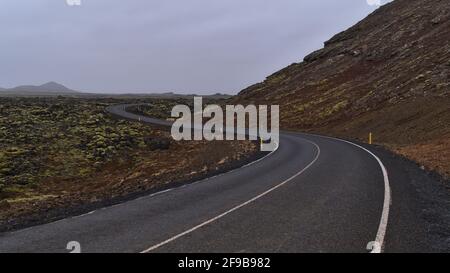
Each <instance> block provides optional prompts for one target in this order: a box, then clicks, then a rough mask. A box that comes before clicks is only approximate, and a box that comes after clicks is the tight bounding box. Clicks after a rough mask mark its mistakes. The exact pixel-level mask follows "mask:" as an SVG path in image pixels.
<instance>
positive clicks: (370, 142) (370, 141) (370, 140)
mask: <svg viewBox="0 0 450 273" xmlns="http://www.w3.org/2000/svg"><path fill="white" fill-rule="evenodd" d="M369 144H370V145H372V133H369Z"/></svg>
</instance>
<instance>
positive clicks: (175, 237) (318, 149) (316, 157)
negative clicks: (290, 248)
mask: <svg viewBox="0 0 450 273" xmlns="http://www.w3.org/2000/svg"><path fill="white" fill-rule="evenodd" d="M306 141H307V142H310V143H311V144H313V145H314V146H315V147H316V148H317V154H316V156H315V158H314V160H313V161H311V163H309V164H308V165H307V166H306V167H305V168H303V169H302V170H301V171H299V172H298V173H296V174H294V175H293V176H291V177H290V178H288V179H286V180H284V181H283V182H281V183H280V184H278V185H276V186H274V187H272V188H270V189H268V190H267V191H265V192H263V193H261V194H259V195H257V196H255V197H253V198H252V199H250V200H248V201H246V202H244V203H242V204H240V205H238V206H236V207H234V208H232V209H230V210H227V211H226V212H224V213H222V214H220V215H218V216H216V217H213V218H211V219H209V220H207V221H205V222H203V223H201V224H199V225H197V226H195V227H193V228H191V229H188V230H186V231H184V232H182V233H180V234H178V235H175V236H173V237H171V238H169V239H167V240H165V241H163V242H161V243H159V244H156V245H154V246H151V247H149V248H147V249H146V250H144V251H142V252H141V253H149V252H151V251H153V250H155V249H157V248H160V247H162V246H164V245H166V244H168V243H170V242H172V241H175V240H176V239H178V238H180V237H183V236H185V235H187V234H189V233H192V232H194V231H195V230H197V229H199V228H201V227H203V226H206V225H208V224H211V223H212V222H214V221H216V220H219V219H220V218H222V217H224V216H226V215H228V214H230V213H232V212H233V211H236V210H238V209H240V208H242V207H244V206H246V205H248V204H250V203H253V202H254V201H256V200H258V199H260V198H261V197H264V196H266V195H267V194H269V193H271V192H272V191H274V190H276V189H278V188H280V187H282V186H283V185H285V184H286V183H289V182H290V181H291V180H293V179H294V178H296V177H297V176H299V175H301V174H302V173H303V172H305V171H306V170H307V169H308V168H309V167H311V166H312V165H313V164H314V163H315V162H316V161H317V159H318V158H319V156H320V148H319V146H318V145H317V144H316V143H314V142H312V141H309V140H306Z"/></svg>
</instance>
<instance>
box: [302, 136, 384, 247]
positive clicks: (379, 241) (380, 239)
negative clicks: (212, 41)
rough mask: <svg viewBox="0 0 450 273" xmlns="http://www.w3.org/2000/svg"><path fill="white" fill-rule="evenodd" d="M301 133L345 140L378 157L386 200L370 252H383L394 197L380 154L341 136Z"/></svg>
mask: <svg viewBox="0 0 450 273" xmlns="http://www.w3.org/2000/svg"><path fill="white" fill-rule="evenodd" d="M301 134H305V135H311V136H318V137H322V138H328V139H333V140H338V141H341V142H345V143H348V144H351V145H353V146H356V147H358V148H360V149H362V150H364V151H366V152H367V153H369V154H370V155H371V156H373V157H374V158H375V159H376V161H377V162H378V164H379V165H380V167H381V171H382V172H383V179H384V202H383V212H382V213H381V219H380V225H379V226H378V231H377V235H376V237H375V241H374V242H375V243H376V244H374V245H373V250H372V251H371V252H370V253H375V254H377V253H382V252H383V250H384V239H385V237H386V230H387V224H388V219H389V210H390V206H391V204H392V197H391V187H390V184H389V175H388V172H387V170H386V167H385V166H384V164H383V162H382V161H381V159H380V158H379V157H378V156H376V155H375V154H374V153H372V152H371V151H369V150H368V149H366V148H364V147H362V146H361V145H358V144H356V143H353V142H350V141H347V140H344V139H339V138H335V137H329V136H321V135H315V134H308V133H301Z"/></svg>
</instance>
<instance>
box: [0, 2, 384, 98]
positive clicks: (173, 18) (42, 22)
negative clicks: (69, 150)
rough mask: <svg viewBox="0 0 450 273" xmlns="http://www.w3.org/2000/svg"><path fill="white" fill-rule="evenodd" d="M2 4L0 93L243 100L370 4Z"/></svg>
mask: <svg viewBox="0 0 450 273" xmlns="http://www.w3.org/2000/svg"><path fill="white" fill-rule="evenodd" d="M81 1H82V5H81V6H69V5H67V4H66V0H33V1H30V0H1V1H0V35H1V36H0V87H13V86H16V85H20V84H42V83H44V82H47V81H57V82H60V83H62V84H65V85H66V86H68V87H70V88H72V89H76V90H83V91H91V92H165V91H174V92H179V93H182V92H185V93H189V92H192V93H198V94H207V93H213V92H226V93H231V94H234V93H237V92H238V91H240V90H241V89H243V88H245V87H247V86H248V85H250V84H253V83H256V82H259V81H262V80H263V79H264V78H265V77H266V76H268V75H269V74H271V73H273V72H275V71H277V70H278V69H281V68H283V67H285V66H287V65H289V64H290V63H293V62H298V61H300V60H301V59H302V58H303V57H304V56H305V55H306V54H308V53H309V52H311V51H312V50H314V49H318V48H320V47H322V45H323V42H324V41H325V40H327V39H328V38H330V37H331V36H332V35H333V34H335V33H337V32H339V31H342V30H344V29H346V28H348V27H350V26H352V25H353V24H355V23H356V22H358V21H359V20H361V19H363V18H364V17H365V16H366V15H367V14H369V13H370V12H372V11H373V10H375V8H376V7H375V6H370V5H368V4H367V1H366V0H339V1H336V0H267V1H266V0H158V1H156V0H81Z"/></svg>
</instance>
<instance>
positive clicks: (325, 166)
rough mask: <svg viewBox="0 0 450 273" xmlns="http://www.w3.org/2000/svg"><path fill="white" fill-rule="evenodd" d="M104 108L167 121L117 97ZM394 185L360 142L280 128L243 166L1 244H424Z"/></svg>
mask: <svg viewBox="0 0 450 273" xmlns="http://www.w3.org/2000/svg"><path fill="white" fill-rule="evenodd" d="M108 111H110V112H111V113H113V114H115V115H118V116H122V117H124V118H127V119H132V120H140V121H141V122H147V123H153V124H159V125H169V123H168V122H166V121H160V120H156V119H152V118H149V117H143V116H138V115H135V114H131V113H127V112H126V111H124V106H123V105H119V106H114V107H110V108H109V109H108ZM385 167H386V169H385ZM393 183H406V182H401V181H392V178H391V177H390V173H389V166H385V165H384V164H383V161H382V159H380V158H379V157H377V156H376V155H375V154H373V153H372V152H371V151H369V150H367V149H366V148H364V147H362V146H358V145H356V144H354V143H350V142H346V141H343V140H339V139H334V138H328V137H322V136H316V135H308V134H301V133H292V132H283V133H282V134H281V136H280V143H279V147H278V149H277V150H276V151H274V152H272V153H270V154H269V155H267V156H265V157H264V158H263V159H261V160H259V161H257V162H254V163H252V164H250V165H248V166H244V167H241V168H239V169H236V170H233V171H231V172H228V173H225V174H222V175H219V176H216V177H212V178H209V179H205V180H202V181H198V182H196V183H192V184H188V185H185V186H181V187H178V188H173V189H170V190H167V191H164V192H160V193H156V194H152V195H149V196H145V197H141V198H138V199H136V200H132V201H128V202H125V203H122V204H119V205H115V206H111V207H106V208H103V209H99V210H96V211H93V212H91V213H88V214H85V215H81V216H76V217H72V218H67V219H63V220H60V221H57V222H53V223H49V224H44V225H40V226H35V227H31V228H28V229H24V230H19V231H14V232H9V233H4V234H1V235H0V252H68V250H67V249H66V246H67V244H68V242H71V241H76V242H79V243H80V245H81V251H82V252H144V253H151V252H219V253H223V252H239V253H241V252H244V253H246V252H257V253H258V252H363V253H368V252H369V251H368V250H367V245H368V244H369V242H373V241H377V242H378V243H379V244H383V251H389V250H391V251H413V252H420V251H432V250H431V248H430V249H428V248H427V247H429V245H428V243H429V241H428V239H424V238H422V237H425V236H426V235H424V234H425V232H426V231H425V229H426V228H424V227H422V225H421V224H420V220H419V218H420V216H418V215H416V214H415V212H414V210H415V209H416V206H415V205H410V206H406V208H405V209H403V211H406V212H405V213H403V211H402V208H400V207H399V208H396V207H395V202H396V195H395V194H396V193H395V191H394V192H393V193H392V192H391V188H390V185H391V184H393ZM404 193H405V194H408V193H407V190H404ZM398 198H399V199H397V200H402V201H404V199H405V198H406V197H402V198H400V197H398ZM391 202H392V205H391ZM411 202H412V201H411ZM404 206H405V205H403V207H404ZM417 210H419V208H417ZM389 212H391V214H389ZM386 234H387V235H386ZM379 244H375V251H377V250H378V251H380V250H381V249H379V248H378V247H377V246H379Z"/></svg>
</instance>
